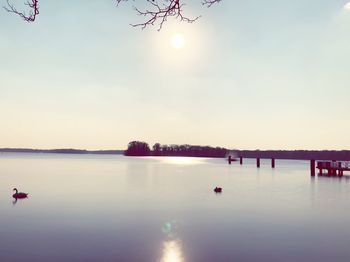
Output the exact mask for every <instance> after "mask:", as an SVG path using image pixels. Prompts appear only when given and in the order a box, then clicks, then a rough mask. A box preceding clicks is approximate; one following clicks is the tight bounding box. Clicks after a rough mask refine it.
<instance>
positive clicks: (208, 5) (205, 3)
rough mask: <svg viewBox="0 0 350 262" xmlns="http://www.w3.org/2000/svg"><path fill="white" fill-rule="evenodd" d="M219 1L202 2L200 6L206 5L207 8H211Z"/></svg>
mask: <svg viewBox="0 0 350 262" xmlns="http://www.w3.org/2000/svg"><path fill="white" fill-rule="evenodd" d="M220 1H221V0H203V1H202V5H206V6H207V7H211V6H212V5H213V4H215V3H219V2H220Z"/></svg>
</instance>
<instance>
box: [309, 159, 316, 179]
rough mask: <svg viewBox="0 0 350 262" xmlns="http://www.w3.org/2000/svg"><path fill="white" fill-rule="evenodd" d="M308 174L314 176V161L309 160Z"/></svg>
mask: <svg viewBox="0 0 350 262" xmlns="http://www.w3.org/2000/svg"><path fill="white" fill-rule="evenodd" d="M310 172H311V176H315V160H313V159H312V160H310Z"/></svg>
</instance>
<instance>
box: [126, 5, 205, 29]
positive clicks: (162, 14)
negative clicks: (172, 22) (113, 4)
mask: <svg viewBox="0 0 350 262" xmlns="http://www.w3.org/2000/svg"><path fill="white" fill-rule="evenodd" d="M146 1H147V2H148V3H150V5H151V7H152V9H153V10H145V11H141V10H140V9H138V8H137V7H134V9H135V10H136V12H137V13H138V15H141V16H144V17H146V21H145V22H143V23H139V24H132V26H133V27H138V26H140V27H141V28H142V29H144V28H145V27H146V26H148V25H154V23H155V22H159V28H158V31H159V30H160V29H162V26H163V24H164V22H166V21H167V19H168V17H175V18H179V19H180V21H185V22H188V23H192V22H194V21H196V20H197V19H198V18H199V16H198V17H196V18H193V19H191V18H188V17H185V16H184V15H183V13H182V7H183V6H184V4H180V0H169V1H167V2H168V3H167V4H165V3H163V4H158V3H157V2H155V1H153V0H146Z"/></svg>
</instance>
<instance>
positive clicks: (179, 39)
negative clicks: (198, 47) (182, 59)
mask: <svg viewBox="0 0 350 262" xmlns="http://www.w3.org/2000/svg"><path fill="white" fill-rule="evenodd" d="M170 44H171V46H172V47H174V48H175V49H182V48H184V46H185V38H184V36H183V35H182V34H179V33H177V34H174V35H173V36H172V37H171V38H170Z"/></svg>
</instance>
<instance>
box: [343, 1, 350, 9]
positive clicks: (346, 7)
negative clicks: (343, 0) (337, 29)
mask: <svg viewBox="0 0 350 262" xmlns="http://www.w3.org/2000/svg"><path fill="white" fill-rule="evenodd" d="M344 9H345V10H350V2H349V3H347V4H346V5H345V6H344Z"/></svg>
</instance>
